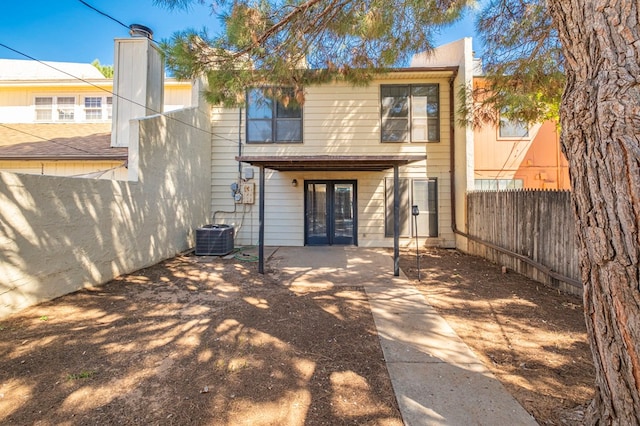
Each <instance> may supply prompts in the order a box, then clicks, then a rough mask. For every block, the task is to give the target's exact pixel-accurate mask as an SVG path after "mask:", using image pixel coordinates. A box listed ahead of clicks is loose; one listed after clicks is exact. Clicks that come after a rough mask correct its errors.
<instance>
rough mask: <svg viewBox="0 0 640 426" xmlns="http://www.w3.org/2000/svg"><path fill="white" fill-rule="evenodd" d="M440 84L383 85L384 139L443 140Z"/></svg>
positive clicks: (383, 140) (389, 140)
mask: <svg viewBox="0 0 640 426" xmlns="http://www.w3.org/2000/svg"><path fill="white" fill-rule="evenodd" d="M439 92H440V88H439V85H438V84H420V85H383V86H380V100H381V107H380V111H381V114H382V131H381V140H382V142H438V141H440V93H439Z"/></svg>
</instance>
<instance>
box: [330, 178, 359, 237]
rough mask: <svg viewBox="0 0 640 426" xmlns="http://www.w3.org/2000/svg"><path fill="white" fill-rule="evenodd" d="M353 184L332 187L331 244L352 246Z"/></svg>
mask: <svg viewBox="0 0 640 426" xmlns="http://www.w3.org/2000/svg"><path fill="white" fill-rule="evenodd" d="M353 219H354V214H353V184H351V183H336V184H334V185H333V224H334V226H333V239H334V240H333V243H334V244H353V231H354V227H353Z"/></svg>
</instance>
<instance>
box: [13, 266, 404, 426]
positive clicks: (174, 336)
mask: <svg viewBox="0 0 640 426" xmlns="http://www.w3.org/2000/svg"><path fill="white" fill-rule="evenodd" d="M255 269H256V268H255V264H249V263H238V262H237V261H233V260H231V261H223V260H221V259H212V258H204V260H203V259H201V258H196V257H188V256H182V257H176V258H174V259H171V260H168V261H166V262H163V263H161V264H158V265H155V266H153V267H150V268H146V269H143V270H140V271H137V272H135V273H133V274H130V275H126V276H123V277H120V278H118V279H116V280H114V281H112V282H110V283H108V284H106V285H104V286H101V287H99V288H95V289H89V290H83V291H79V292H76V293H73V294H70V295H67V296H63V297H61V298H58V299H56V300H53V301H51V302H46V303H42V304H40V305H37V306H34V307H32V308H29V309H27V310H24V311H22V312H21V313H20V314H18V315H14V316H12V317H10V318H8V319H6V320H4V321H2V322H0V337H1V339H0V422H3V423H9V424H11V423H15V424H33V423H38V424H60V423H66V424H114V423H118V424H180V425H183V424H239V423H245V424H290V425H297V424H331V425H337V424H382V423H384V424H385V425H386V424H390V425H393V424H397V425H400V424H402V420H401V417H400V414H399V411H398V408H397V403H396V401H395V397H394V395H393V390H392V388H391V383H390V380H389V377H388V373H387V370H386V366H385V363H384V359H383V355H382V352H381V350H380V344H379V341H378V338H377V335H376V330H375V326H374V324H373V320H372V317H371V312H370V309H369V306H368V303H367V299H366V296H365V295H364V292H363V291H362V289H361V288H358V287H347V288H322V287H315V288H313V289H295V288H283V287H282V286H279V285H278V283H276V282H274V281H271V280H270V278H269V276H268V275H267V276H265V277H263V276H260V275H259V274H257V272H256V270H255Z"/></svg>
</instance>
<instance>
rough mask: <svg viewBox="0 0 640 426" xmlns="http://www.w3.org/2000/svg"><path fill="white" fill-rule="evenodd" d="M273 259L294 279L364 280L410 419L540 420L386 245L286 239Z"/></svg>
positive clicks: (412, 425)
mask: <svg viewBox="0 0 640 426" xmlns="http://www.w3.org/2000/svg"><path fill="white" fill-rule="evenodd" d="M268 253H269V254H267V256H269V258H268V262H267V263H268V264H269V266H270V267H271V268H273V269H275V270H276V271H277V272H276V273H278V274H280V278H281V279H282V281H283V283H284V284H285V285H290V286H294V285H295V286H317V285H331V286H358V287H364V289H365V292H366V294H367V296H368V299H369V304H370V305H371V311H372V313H373V318H374V321H375V324H376V328H377V330H378V335H379V337H380V345H381V346H382V351H383V353H384V357H385V360H386V363H387V368H388V370H389V375H390V376H391V382H392V384H393V389H394V392H395V394H396V398H397V400H398V404H399V406H400V412H401V413H402V418H403V420H404V423H405V424H406V425H409V426H417V425H438V426H439V425H443V426H444V425H465V426H466V425H491V426H499V425H508V426H520V425H536V424H537V423H536V421H535V419H534V418H533V417H532V416H531V415H529V414H528V413H527V412H526V411H525V410H524V409H523V408H522V406H521V405H520V404H519V403H518V402H517V401H516V400H515V399H514V398H513V397H512V396H511V394H509V393H508V392H507V391H506V389H505V388H504V387H503V386H502V384H501V383H500V382H499V381H498V380H497V379H496V378H495V376H493V375H492V374H491V373H490V372H489V370H487V369H486V368H485V367H484V365H483V364H482V363H481V362H480V361H479V360H478V359H477V358H476V356H475V355H474V353H473V352H472V351H471V350H470V349H469V348H468V347H467V345H466V344H465V343H464V342H463V341H462V340H461V339H460V338H459V337H458V335H456V333H455V332H454V331H453V330H452V329H451V327H449V325H448V324H447V323H446V321H444V319H443V318H442V317H440V316H439V315H438V314H437V313H436V311H435V310H434V309H433V308H432V307H431V306H430V305H429V304H428V303H427V301H426V299H425V298H424V296H423V295H422V294H421V293H420V292H419V291H418V290H417V289H416V288H415V287H414V286H412V285H411V284H410V283H409V282H408V280H407V278H406V277H405V276H404V274H402V273H401V276H400V277H394V276H393V258H392V256H391V255H390V254H389V253H388V252H387V251H385V250H383V249H366V248H361V247H281V248H278V249H271V250H269V251H268Z"/></svg>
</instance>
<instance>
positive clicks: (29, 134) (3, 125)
mask: <svg viewBox="0 0 640 426" xmlns="http://www.w3.org/2000/svg"><path fill="white" fill-rule="evenodd" d="M0 127H4V128H5V129H9V130H13V131H14V132H18V133H23V134H25V135H28V136H31V137H34V138H38V139H40V140H42V141H45V142H51V143H54V144H57V145H60V146H64V147H66V148H71V149H75V150H77V151H80V152H84V153H85V154H92V153H91V152H89V151H86V150H84V149H80V148H78V147H75V146H71V145H67V144H66V143H62V142H59V141H56V140H53V139H47V138H43V137H42V136H38V135H34V134H33V133H29V132H25V131H24V130H20V129H16V128H15V127H10V126H7V125H6V124H2V123H0Z"/></svg>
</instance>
